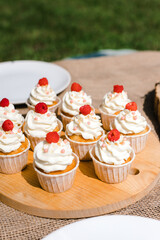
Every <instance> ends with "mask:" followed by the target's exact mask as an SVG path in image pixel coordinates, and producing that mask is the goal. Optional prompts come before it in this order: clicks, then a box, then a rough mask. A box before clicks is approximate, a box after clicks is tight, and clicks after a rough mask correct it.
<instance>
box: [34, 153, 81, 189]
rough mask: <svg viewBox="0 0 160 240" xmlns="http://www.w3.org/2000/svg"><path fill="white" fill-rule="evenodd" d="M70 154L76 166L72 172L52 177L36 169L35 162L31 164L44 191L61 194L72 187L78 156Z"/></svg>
mask: <svg viewBox="0 0 160 240" xmlns="http://www.w3.org/2000/svg"><path fill="white" fill-rule="evenodd" d="M72 154H73V156H74V159H75V161H76V165H75V167H74V168H73V169H72V170H70V171H68V172H66V173H62V174H56V175H53V174H46V173H43V172H41V171H40V170H38V169H37V168H36V166H35V162H33V168H34V170H35V171H36V173H37V177H38V180H39V183H40V185H41V187H42V188H43V189H44V190H45V191H47V192H52V193H61V192H65V191H67V190H68V189H70V188H71V187H72V185H73V182H74V178H75V174H76V170H77V168H78V165H79V158H78V156H77V155H76V154H74V153H72Z"/></svg>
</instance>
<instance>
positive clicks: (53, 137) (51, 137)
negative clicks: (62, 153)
mask: <svg viewBox="0 0 160 240" xmlns="http://www.w3.org/2000/svg"><path fill="white" fill-rule="evenodd" d="M46 141H47V142H48V143H57V142H58V141H59V135H58V133H57V132H49V133H47V135H46Z"/></svg>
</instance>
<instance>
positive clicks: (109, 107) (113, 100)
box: [102, 85, 130, 114]
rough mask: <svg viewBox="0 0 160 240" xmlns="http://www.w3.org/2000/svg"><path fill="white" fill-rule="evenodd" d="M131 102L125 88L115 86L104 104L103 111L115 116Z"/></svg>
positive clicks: (105, 97)
mask: <svg viewBox="0 0 160 240" xmlns="http://www.w3.org/2000/svg"><path fill="white" fill-rule="evenodd" d="M128 102H130V100H129V99H128V96H127V93H126V92H125V91H124V89H123V86H121V85H114V86H113V92H108V93H107V94H106V95H105V96H104V98H103V103H102V109H103V110H104V111H105V112H106V113H108V114H115V113H117V112H119V111H122V110H123V109H124V108H125V106H126V104H127V103H128Z"/></svg>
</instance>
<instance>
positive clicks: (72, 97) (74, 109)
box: [61, 82, 92, 129]
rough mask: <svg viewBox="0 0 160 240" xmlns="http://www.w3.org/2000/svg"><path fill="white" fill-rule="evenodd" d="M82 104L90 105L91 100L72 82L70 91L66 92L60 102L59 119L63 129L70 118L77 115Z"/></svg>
mask: <svg viewBox="0 0 160 240" xmlns="http://www.w3.org/2000/svg"><path fill="white" fill-rule="evenodd" d="M84 104H89V105H91V104H92V99H91V97H90V96H88V95H87V94H86V93H85V92H84V91H83V90H82V87H81V85H79V84H78V83H76V82H74V83H73V84H72V85H71V91H69V92H66V93H65V95H64V97H63V100H62V107H61V118H62V122H63V126H64V129H66V125H67V124H68V123H69V122H70V121H71V119H72V117H74V116H76V115H77V114H79V108H80V107H81V106H83V105H84Z"/></svg>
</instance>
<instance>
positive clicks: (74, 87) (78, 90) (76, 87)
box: [71, 82, 82, 92]
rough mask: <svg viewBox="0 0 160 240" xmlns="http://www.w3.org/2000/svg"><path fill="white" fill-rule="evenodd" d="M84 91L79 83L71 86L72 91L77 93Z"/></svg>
mask: <svg viewBox="0 0 160 240" xmlns="http://www.w3.org/2000/svg"><path fill="white" fill-rule="evenodd" d="M81 90H82V87H81V85H80V84H79V83H76V82H74V83H72V85H71V91H75V92H80V91H81Z"/></svg>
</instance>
